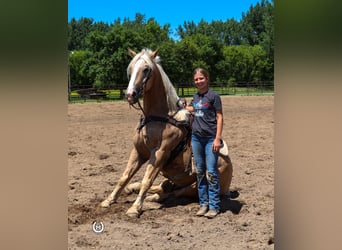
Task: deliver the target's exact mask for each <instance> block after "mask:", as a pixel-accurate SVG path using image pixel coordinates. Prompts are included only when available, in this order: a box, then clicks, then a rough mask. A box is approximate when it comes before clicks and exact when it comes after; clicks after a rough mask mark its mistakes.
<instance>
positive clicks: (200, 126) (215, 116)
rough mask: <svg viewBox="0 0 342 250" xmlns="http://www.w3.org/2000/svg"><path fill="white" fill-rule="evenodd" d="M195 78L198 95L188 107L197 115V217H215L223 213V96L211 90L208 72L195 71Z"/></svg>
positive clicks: (194, 134) (194, 136)
mask: <svg viewBox="0 0 342 250" xmlns="http://www.w3.org/2000/svg"><path fill="white" fill-rule="evenodd" d="M193 77H194V83H195V86H196V87H197V89H198V92H197V93H195V94H194V96H193V100H192V101H191V103H190V104H189V105H188V106H187V107H186V108H187V109H188V110H189V111H190V112H193V113H194V121H193V123H192V138H191V143H192V151H193V156H194V160H195V165H196V170H197V188H198V196H199V204H200V208H199V210H198V212H197V213H196V215H197V216H205V217H207V218H214V217H216V215H218V214H219V213H220V185H219V179H218V169H217V159H218V156H219V150H220V147H221V134H222V127H223V115H222V103H221V98H220V96H219V95H218V94H217V93H215V92H213V91H211V90H209V74H208V72H207V71H206V70H205V69H202V68H197V69H195V71H194V73H193Z"/></svg>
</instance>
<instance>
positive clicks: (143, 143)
mask: <svg viewBox="0 0 342 250" xmlns="http://www.w3.org/2000/svg"><path fill="white" fill-rule="evenodd" d="M162 140H163V131H162V130H160V129H158V128H155V127H150V126H146V127H144V128H142V129H141V130H140V131H139V132H138V133H137V135H136V140H135V141H136V146H138V147H146V148H148V149H149V150H151V149H153V148H156V147H159V146H160V144H161V142H162Z"/></svg>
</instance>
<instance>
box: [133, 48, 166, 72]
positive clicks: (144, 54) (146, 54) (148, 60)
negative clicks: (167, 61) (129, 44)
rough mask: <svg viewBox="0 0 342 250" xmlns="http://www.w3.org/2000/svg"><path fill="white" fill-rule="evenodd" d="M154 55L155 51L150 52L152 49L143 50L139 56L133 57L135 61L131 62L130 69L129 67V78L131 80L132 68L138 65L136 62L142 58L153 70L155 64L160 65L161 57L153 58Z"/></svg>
mask: <svg viewBox="0 0 342 250" xmlns="http://www.w3.org/2000/svg"><path fill="white" fill-rule="evenodd" d="M152 53H153V51H152V50H150V49H143V50H142V51H140V52H139V53H138V54H136V55H135V56H134V57H133V59H132V60H131V62H130V63H129V65H128V67H127V77H128V78H129V76H130V73H131V72H130V70H131V68H132V67H133V66H134V65H135V64H136V62H137V61H138V60H139V59H140V58H142V59H143V60H144V61H145V62H146V63H147V64H148V66H149V67H150V68H151V69H153V68H154V63H159V62H160V57H159V56H157V57H156V58H152ZM153 62H154V63H153Z"/></svg>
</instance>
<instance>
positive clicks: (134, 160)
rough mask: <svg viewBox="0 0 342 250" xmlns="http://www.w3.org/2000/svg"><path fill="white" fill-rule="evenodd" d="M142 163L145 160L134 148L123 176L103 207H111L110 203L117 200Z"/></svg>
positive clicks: (102, 203) (103, 203) (102, 204)
mask: <svg viewBox="0 0 342 250" xmlns="http://www.w3.org/2000/svg"><path fill="white" fill-rule="evenodd" d="M142 164H143V161H142V160H141V159H140V158H139V155H138V152H137V150H136V149H135V148H134V149H133V150H132V151H131V154H130V157H129V160H128V163H127V166H126V169H125V171H124V173H123V174H122V176H121V178H120V179H119V181H118V183H117V184H116V186H115V188H114V190H113V192H112V193H111V194H110V195H109V196H108V197H107V199H105V200H104V201H103V202H101V204H100V206H101V207H109V206H110V204H112V203H114V202H116V200H117V199H118V197H119V195H120V193H121V191H122V190H123V188H124V187H125V186H126V185H127V183H128V182H129V181H130V179H131V178H132V177H133V175H134V174H135V173H136V172H137V171H138V170H139V168H140V167H141V166H142Z"/></svg>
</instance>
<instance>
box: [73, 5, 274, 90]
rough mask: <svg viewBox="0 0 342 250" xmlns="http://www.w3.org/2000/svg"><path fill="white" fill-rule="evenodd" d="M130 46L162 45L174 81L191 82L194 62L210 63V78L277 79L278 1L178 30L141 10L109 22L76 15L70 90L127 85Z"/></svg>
mask: <svg viewBox="0 0 342 250" xmlns="http://www.w3.org/2000/svg"><path fill="white" fill-rule="evenodd" d="M175 37H178V39H176V38H175ZM128 48H131V49H133V50H135V51H136V52H139V51H140V50H141V49H143V48H150V49H152V50H155V49H156V48H160V53H159V55H160V57H161V60H162V62H161V64H162V67H163V68H164V70H165V72H166V73H167V75H168V77H169V78H170V80H171V81H172V82H173V83H174V84H182V85H187V84H188V85H190V84H192V71H193V69H195V68H196V67H204V68H206V69H207V70H208V71H209V73H210V78H211V82H221V83H235V84H236V83H239V82H265V81H267V82H273V79H274V73H273V72H274V4H273V1H271V2H269V1H267V0H261V2H258V3H256V4H255V5H254V6H253V5H251V6H250V8H249V10H248V11H247V12H246V13H242V18H241V20H240V21H236V20H235V19H227V20H225V21H223V20H218V21H211V22H207V21H205V20H203V19H202V20H201V21H200V22H199V23H198V24H195V23H194V22H193V21H184V23H183V25H179V26H178V28H177V29H176V32H175V34H173V33H172V31H171V30H170V24H165V25H160V24H158V22H157V21H156V20H155V19H154V18H149V19H147V20H146V17H145V15H143V14H141V13H137V14H136V15H135V19H134V20H129V19H128V18H124V19H123V20H121V19H120V18H118V19H116V20H114V21H113V23H111V24H108V23H104V22H94V20H93V19H91V18H86V17H83V18H81V19H79V20H75V19H74V18H73V19H71V20H70V22H69V23H68V51H69V80H70V85H71V89H82V88H87V87H90V86H91V87H93V88H96V89H114V88H122V87H124V86H126V85H127V82H128V79H127V74H126V72H127V66H128V64H129V62H130V60H131V58H130V56H129V55H128V52H127V49H128Z"/></svg>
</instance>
